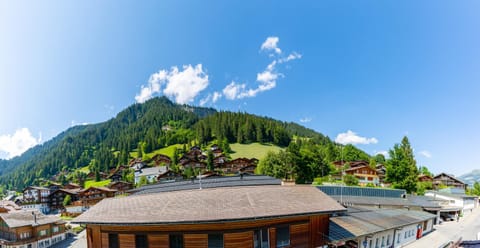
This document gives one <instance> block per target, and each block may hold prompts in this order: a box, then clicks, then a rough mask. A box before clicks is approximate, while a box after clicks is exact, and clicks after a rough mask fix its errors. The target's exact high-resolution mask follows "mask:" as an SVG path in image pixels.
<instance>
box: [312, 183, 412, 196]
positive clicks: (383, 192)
mask: <svg viewBox="0 0 480 248" xmlns="http://www.w3.org/2000/svg"><path fill="white" fill-rule="evenodd" d="M317 188H318V189H319V190H321V191H323V192H324V193H325V194H327V195H329V196H335V195H344V196H361V197H365V196H368V197H389V198H401V197H402V195H405V194H406V191H405V190H403V189H386V188H368V187H355V186H335V185H321V186H317Z"/></svg>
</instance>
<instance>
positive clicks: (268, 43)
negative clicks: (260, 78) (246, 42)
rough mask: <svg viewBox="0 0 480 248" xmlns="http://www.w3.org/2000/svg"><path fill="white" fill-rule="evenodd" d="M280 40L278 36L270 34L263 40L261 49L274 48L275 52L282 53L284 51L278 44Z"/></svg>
mask: <svg viewBox="0 0 480 248" xmlns="http://www.w3.org/2000/svg"><path fill="white" fill-rule="evenodd" d="M278 41H279V38H278V37H275V36H270V37H268V38H267V39H266V40H265V41H264V42H263V44H262V46H261V47H260V49H261V50H262V51H269V50H273V51H275V53H278V54H280V53H282V50H281V49H280V48H279V47H278V46H277V43H278Z"/></svg>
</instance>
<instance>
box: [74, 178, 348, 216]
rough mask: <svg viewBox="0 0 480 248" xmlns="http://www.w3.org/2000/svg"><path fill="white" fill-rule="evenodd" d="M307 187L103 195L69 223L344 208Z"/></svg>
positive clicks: (302, 212)
mask: <svg viewBox="0 0 480 248" xmlns="http://www.w3.org/2000/svg"><path fill="white" fill-rule="evenodd" d="M345 210H346V209H345V208H344V207H343V206H341V205H340V204H338V203H337V202H335V201H334V200H333V199H331V198H330V197H328V196H327V195H325V194H324V193H322V192H320V191H319V190H317V189H316V188H314V187H311V186H279V185H267V186H247V187H220V188H210V189H202V190H199V189H196V190H184V191H173V192H164V193H156V194H144V195H133V196H129V197H123V198H107V199H104V200H103V201H101V202H100V203H98V204H97V205H95V206H94V207H92V208H91V209H89V210H88V211H87V212H85V213H83V214H82V215H80V216H79V217H77V218H76V219H75V220H74V222H75V223H79V224H81V223H84V224H87V223H92V224H117V225H122V224H124V225H130V224H144V225H148V224H170V223H212V222H214V223H219V222H230V221H238V220H255V219H265V218H267V219H268V218H278V217H286V216H298V215H314V214H321V213H331V212H338V211H345Z"/></svg>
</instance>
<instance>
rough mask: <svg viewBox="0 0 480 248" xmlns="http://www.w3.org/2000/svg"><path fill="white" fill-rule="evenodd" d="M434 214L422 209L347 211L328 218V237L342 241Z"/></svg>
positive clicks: (416, 221) (415, 221)
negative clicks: (345, 213)
mask: <svg viewBox="0 0 480 248" xmlns="http://www.w3.org/2000/svg"><path fill="white" fill-rule="evenodd" d="M435 217H436V216H435V215H433V214H430V213H427V212H423V211H414V210H406V209H377V210H366V211H356V212H349V213H348V215H347V216H338V217H332V218H330V225H329V227H330V229H329V239H330V240H331V241H344V240H348V239H353V238H355V237H360V236H365V235H368V234H374V233H377V232H381V231H386V230H390V229H394V228H402V227H404V226H407V225H411V224H415V223H420V222H423V221H426V220H429V219H434V218H435Z"/></svg>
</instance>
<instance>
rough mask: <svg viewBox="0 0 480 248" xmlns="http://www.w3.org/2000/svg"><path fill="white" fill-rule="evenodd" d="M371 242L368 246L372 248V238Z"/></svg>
mask: <svg viewBox="0 0 480 248" xmlns="http://www.w3.org/2000/svg"><path fill="white" fill-rule="evenodd" d="M369 243H370V244H369V245H368V247H370V248H372V240H371V239H370V242H369Z"/></svg>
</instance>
